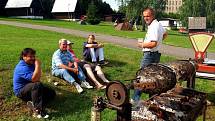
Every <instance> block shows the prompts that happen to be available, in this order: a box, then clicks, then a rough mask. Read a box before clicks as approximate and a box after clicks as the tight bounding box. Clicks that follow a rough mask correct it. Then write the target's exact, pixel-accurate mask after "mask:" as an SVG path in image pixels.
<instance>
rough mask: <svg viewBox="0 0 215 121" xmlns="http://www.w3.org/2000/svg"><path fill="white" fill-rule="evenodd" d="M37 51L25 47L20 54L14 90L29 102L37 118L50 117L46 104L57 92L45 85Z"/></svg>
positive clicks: (15, 72)
mask: <svg viewBox="0 0 215 121" xmlns="http://www.w3.org/2000/svg"><path fill="white" fill-rule="evenodd" d="M35 55H36V51H35V50H33V49H32V48H25V49H24V50H23V51H22V52H21V54H20V61H19V63H18V64H17V65H16V67H15V70H14V75H13V90H14V93H15V95H16V96H17V97H19V98H21V99H22V100H23V101H26V102H27V105H28V106H29V108H30V109H31V110H32V111H33V116H34V117H36V118H48V117H49V115H48V114H47V113H46V111H45V105H46V104H47V103H48V101H50V100H52V99H53V98H54V97H55V95H56V93H55V91H54V90H52V89H50V88H48V87H45V86H43V84H42V83H41V82H40V78H41V73H42V70H41V62H40V60H39V59H37V58H36V57H35Z"/></svg>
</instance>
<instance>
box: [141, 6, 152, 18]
mask: <svg viewBox="0 0 215 121" xmlns="http://www.w3.org/2000/svg"><path fill="white" fill-rule="evenodd" d="M145 11H150V12H151V14H152V15H153V16H155V10H154V9H153V8H150V7H148V8H146V9H144V11H143V12H145Z"/></svg>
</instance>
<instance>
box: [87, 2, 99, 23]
mask: <svg viewBox="0 0 215 121" xmlns="http://www.w3.org/2000/svg"><path fill="white" fill-rule="evenodd" d="M97 11H98V10H97V7H96V5H95V4H94V2H92V3H91V4H90V5H89V7H88V11H87V22H88V23H89V24H92V25H96V24H99V23H100V18H99V17H98V12H97Z"/></svg>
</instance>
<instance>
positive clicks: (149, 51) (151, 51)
mask: <svg viewBox="0 0 215 121" xmlns="http://www.w3.org/2000/svg"><path fill="white" fill-rule="evenodd" d="M144 53H158V51H144Z"/></svg>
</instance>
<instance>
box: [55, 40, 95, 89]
mask: <svg viewBox="0 0 215 121" xmlns="http://www.w3.org/2000/svg"><path fill="white" fill-rule="evenodd" d="M52 75H54V76H57V77H60V78H62V79H65V80H66V81H68V82H69V83H70V84H72V85H74V86H75V88H76V89H77V91H78V93H81V92H83V89H82V88H81V86H82V87H85V88H93V87H92V86H91V85H90V84H89V83H88V82H86V80H85V79H86V77H85V75H84V73H83V71H82V70H81V68H80V67H78V63H77V62H75V61H74V59H73V57H72V54H71V53H70V52H69V51H68V50H67V40H66V39H60V40H59V49H58V50H56V51H55V52H54V54H53V56H52ZM74 76H77V77H78V79H79V80H80V81H81V86H80V85H79V84H78V83H76V82H75V79H74Z"/></svg>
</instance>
